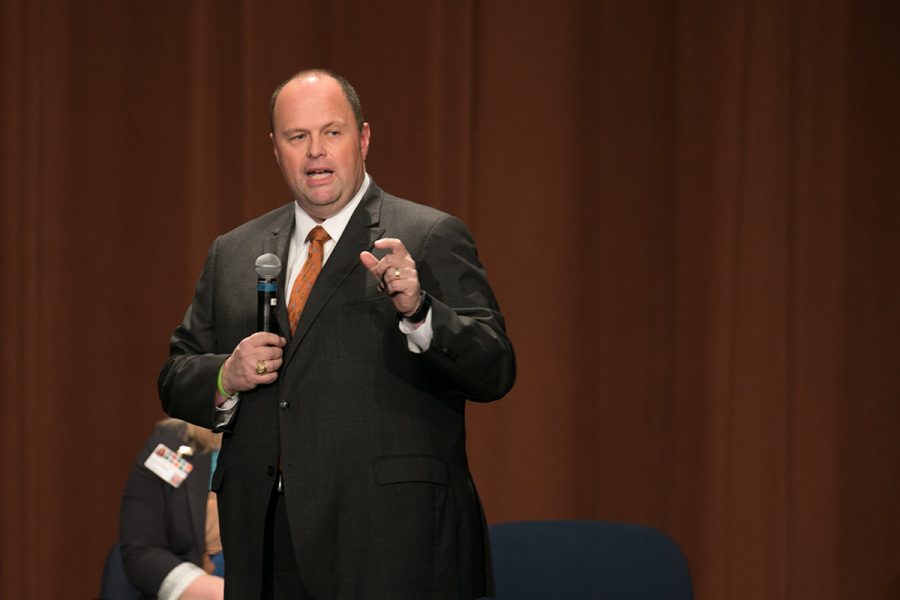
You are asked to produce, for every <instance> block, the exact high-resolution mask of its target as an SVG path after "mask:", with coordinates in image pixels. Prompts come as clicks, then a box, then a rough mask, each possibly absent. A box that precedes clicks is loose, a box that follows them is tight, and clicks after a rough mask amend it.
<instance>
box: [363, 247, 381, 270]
mask: <svg viewBox="0 0 900 600" xmlns="http://www.w3.org/2000/svg"><path fill="white" fill-rule="evenodd" d="M359 260H360V262H361V263H362V264H363V266H364V267H365V268H366V269H368V270H369V271H371V270H372V269H374V268H375V266H376V265H377V264H378V259H377V258H375V255H374V254H372V253H371V252H368V251H366V250H363V251H362V252H360V253H359Z"/></svg>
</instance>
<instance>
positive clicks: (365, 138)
mask: <svg viewBox="0 0 900 600" xmlns="http://www.w3.org/2000/svg"><path fill="white" fill-rule="evenodd" d="M371 137H372V128H371V127H369V124H368V123H363V126H362V131H360V132H359V151H360V152H361V153H362V157H363V161H365V160H366V155H367V154H368V153H369V139H370V138H371Z"/></svg>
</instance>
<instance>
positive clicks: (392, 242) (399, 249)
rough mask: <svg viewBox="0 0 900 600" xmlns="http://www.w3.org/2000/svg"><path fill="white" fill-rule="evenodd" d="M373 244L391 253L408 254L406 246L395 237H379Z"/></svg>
mask: <svg viewBox="0 0 900 600" xmlns="http://www.w3.org/2000/svg"><path fill="white" fill-rule="evenodd" d="M374 246H375V247H376V248H380V249H382V250H390V251H391V253H392V254H408V252H407V251H406V246H404V245H403V242H401V241H400V240H399V239H397V238H381V239H380V240H375V244H374Z"/></svg>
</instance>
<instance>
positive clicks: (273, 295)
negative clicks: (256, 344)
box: [256, 253, 281, 333]
mask: <svg viewBox="0 0 900 600" xmlns="http://www.w3.org/2000/svg"><path fill="white" fill-rule="evenodd" d="M256 274H257V275H259V279H258V280H257V283H256V330H257V331H267V332H271V333H278V316H277V315H278V275H280V274H281V259H279V258H278V257H277V256H275V255H274V254H271V253H268V254H263V255H261V256H260V257H259V258H257V259H256Z"/></svg>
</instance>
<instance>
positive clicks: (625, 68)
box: [0, 0, 900, 600]
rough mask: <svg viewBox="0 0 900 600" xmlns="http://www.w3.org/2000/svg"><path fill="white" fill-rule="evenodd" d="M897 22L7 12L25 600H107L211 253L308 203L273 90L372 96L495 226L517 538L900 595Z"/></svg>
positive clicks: (2, 568) (755, 587) (136, 7)
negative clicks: (634, 530)
mask: <svg viewBox="0 0 900 600" xmlns="http://www.w3.org/2000/svg"><path fill="white" fill-rule="evenodd" d="M898 25H900V3H897V2H895V1H889V0H880V1H879V0H874V1H868V2H851V1H850V0H820V1H800V0H760V1H752V0H734V1H732V2H711V1H709V0H669V1H656V0H652V1H651V0H639V1H636V2H617V1H614V0H607V1H601V2H598V1H595V0H555V1H554V2H541V1H540V0H492V1H490V2H476V1H475V0H468V1H465V0H463V1H460V0H453V1H450V0H447V1H435V2H416V1H414V0H408V1H386V2H371V1H370V2H364V1H361V0H355V1H343V2H305V1H295V2H280V3H276V2H253V1H252V0H243V1H235V2H228V3H223V2H216V1H213V0H195V1H190V2H184V1H174V0H163V1H159V2H147V1H131V0H125V1H123V0H96V1H92V2H81V1H76V0H60V1H55V2H54V1H51V0H4V2H2V3H0V86H2V88H0V89H2V93H0V148H2V157H0V158H2V160H0V169H2V171H0V172H2V208H0V210H2V212H0V215H2V225H0V226H2V236H0V261H2V273H3V283H2V295H0V331H2V338H0V339H2V341H0V374H2V382H3V383H4V390H3V393H2V394H0V408H2V411H0V414H2V418H0V453H2V454H0V455H2V461H0V486H2V494H0V597H2V598H77V599H83V598H89V597H92V596H94V595H96V593H97V591H98V589H99V579H100V572H101V567H102V562H103V558H104V556H105V553H106V551H107V549H108V548H109V547H110V545H111V544H112V543H113V542H114V541H115V539H116V536H117V527H118V504H119V498H120V495H121V491H122V487H123V484H124V481H125V477H126V474H127V470H128V468H129V465H130V463H131V461H132V460H133V459H134V457H135V453H136V452H137V450H138V449H139V448H140V446H141V444H142V441H143V439H144V438H145V436H146V435H147V434H148V433H149V431H150V429H151V426H152V424H153V422H154V421H155V420H157V419H159V418H161V417H162V416H163V415H162V413H161V410H160V407H159V402H158V400H157V398H156V391H155V380H156V375H157V372H158V369H159V367H160V365H161V363H162V361H163V360H164V357H165V356H166V352H167V340H168V336H169V334H170V332H171V330H172V328H173V327H174V326H175V324H176V323H177V322H178V321H179V320H180V319H181V316H182V314H183V311H184V309H185V308H186V306H187V304H188V303H189V301H190V298H191V294H192V290H193V286H194V283H195V279H196V277H197V275H198V274H199V270H200V266H201V263H202V260H203V257H204V255H205V252H206V249H207V247H208V245H209V244H210V242H211V241H212V239H213V238H214V237H215V236H216V235H217V234H218V233H221V232H224V231H226V230H228V229H230V228H231V227H233V226H235V225H237V224H239V223H240V222H242V221H244V220H246V219H248V218H250V217H252V216H255V215H257V214H260V213H262V212H264V211H267V210H269V209H270V208H272V207H275V206H277V205H280V204H282V203H284V202H287V201H288V200H289V198H288V196H287V193H286V189H285V186H284V184H283V183H282V181H281V179H280V176H279V173H278V170H277V168H276V166H275V163H274V160H273V158H272V154H271V147H270V145H269V142H268V138H267V133H268V98H269V94H270V93H271V90H272V89H273V88H274V87H275V85H276V84H277V83H278V82H279V81H281V80H282V79H283V78H285V77H286V76H287V75H289V74H291V73H292V72H294V71H296V70H298V69H300V68H302V67H309V66H323V67H328V68H332V69H334V70H336V71H338V72H341V73H343V74H344V75H346V76H347V77H348V78H349V79H350V80H351V81H353V82H354V83H355V85H356V86H357V89H358V90H359V93H360V95H361V97H362V99H363V104H364V109H365V111H366V116H367V119H368V120H369V121H370V123H371V124H372V130H373V135H372V147H371V151H370V154H369V162H368V168H369V171H370V173H371V174H372V175H373V177H374V178H375V180H376V181H377V182H378V183H379V185H381V186H382V187H384V188H385V189H387V190H389V191H391V192H393V193H395V194H398V195H401V196H405V197H408V198H411V199H414V200H418V201H420V202H423V203H426V204H430V205H433V206H436V207H438V208H441V209H444V210H447V211H449V212H451V213H454V214H456V215H458V216H460V217H462V218H463V219H465V220H466V221H467V222H468V223H469V225H470V226H471V227H472V229H473V231H474V233H475V236H476V239H477V241H478V243H479V249H480V253H481V256H482V258H483V261H484V262H485V264H486V266H487V268H488V272H489V275H490V276H491V279H492V282H493V283H494V286H495V291H496V292H497V295H498V297H499V299H500V302H501V305H502V307H503V309H504V312H505V313H506V316H507V319H508V325H509V332H510V335H511V337H512V339H513V341H514V343H515V344H516V347H517V353H518V359H519V371H520V376H519V380H518V383H517V385H516V387H515V388H514V390H513V391H512V392H511V393H510V394H509V396H508V397H506V398H505V399H504V400H502V401H501V402H498V403H495V404H491V405H472V406H471V407H470V410H469V426H470V429H469V431H470V436H469V448H470V457H471V462H472V466H473V470H474V473H475V476H476V480H477V482H478V484H479V487H480V489H481V491H482V494H483V499H484V502H485V507H486V510H487V512H488V515H489V518H490V520H491V521H492V522H501V521H508V520H514V519H549V518H584V519H606V520H621V521H631V522H638V523H645V524H649V525H653V526H656V527H659V528H661V529H662V530H664V531H665V532H667V533H668V534H669V535H671V536H672V537H673V538H675V540H676V541H677V542H678V543H679V544H680V545H681V547H682V548H683V550H684V552H685V554H686V556H687V558H688V561H689V563H690V565H691V569H692V573H693V576H694V581H695V587H696V592H697V597H698V598H700V599H723V598H728V599H732V600H735V599H745V598H746V599H763V598H764V599H766V600H788V599H791V600H794V599H802V598H809V599H816V600H829V599H834V600H837V599H845V598H867V599H885V600H887V599H891V598H898V597H900V543H898V541H897V540H898V539H900V525H898V523H900V519H898V518H897V515H898V507H900V297H898V282H900V272H898V258H900V242H898V237H900V235H898V231H900V176H898V174H897V171H898V169H897V165H898V160H900V77H898V73H900V35H898Z"/></svg>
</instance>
